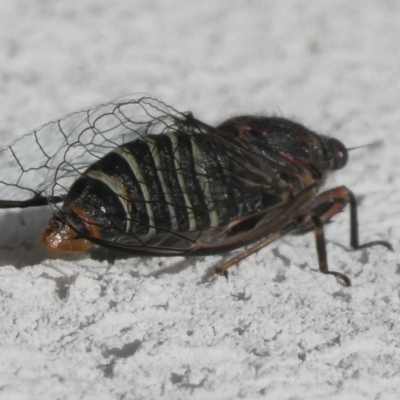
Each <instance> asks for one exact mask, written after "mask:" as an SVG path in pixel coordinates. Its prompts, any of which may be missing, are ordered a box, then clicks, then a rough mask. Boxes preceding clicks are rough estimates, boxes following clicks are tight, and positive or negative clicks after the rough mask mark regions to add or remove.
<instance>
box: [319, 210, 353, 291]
mask: <svg viewBox="0 0 400 400" xmlns="http://www.w3.org/2000/svg"><path fill="white" fill-rule="evenodd" d="M312 220H313V222H314V225H315V244H316V246H317V254H318V265H319V271H320V272H322V273H323V274H327V275H333V276H335V277H336V278H338V279H339V280H341V281H342V282H343V284H344V286H351V281H350V279H349V278H348V277H347V276H346V275H345V274H342V273H341V272H336V271H329V269H328V259H327V254H326V243H325V235H324V226H323V224H322V221H321V219H320V218H318V217H312Z"/></svg>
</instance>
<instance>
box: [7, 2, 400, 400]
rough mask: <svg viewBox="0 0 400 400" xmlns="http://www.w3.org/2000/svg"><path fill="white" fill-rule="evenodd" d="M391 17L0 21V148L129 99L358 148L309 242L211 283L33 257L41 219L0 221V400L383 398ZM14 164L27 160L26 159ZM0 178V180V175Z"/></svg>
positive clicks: (395, 197)
mask: <svg viewBox="0 0 400 400" xmlns="http://www.w3.org/2000/svg"><path fill="white" fill-rule="evenodd" d="M399 19H400V4H399V2H398V1H395V0H393V1H391V0H379V1H373V0H367V1H365V0H355V1H352V2H348V1H344V0H335V1H333V0H332V1H330V0H329V1H324V2H322V1H317V0H314V1H308V2H304V1H300V0H290V1H285V2H282V1H278V0H271V1H235V0H234V1H223V0H214V1H202V2H188V1H186V2H185V1H183V0H175V1H168V2H159V1H150V0H143V1H137V0H134V1H128V0H121V1H118V2H113V3H112V2H109V1H105V0H79V1H78V0H69V1H64V2H61V1H58V2H55V1H45V0H25V1H24V0H3V1H2V2H1V3H0V54H1V63H0V104H1V113H0V140H1V143H2V144H6V143H8V142H9V141H10V140H12V138H16V137H18V136H19V135H21V134H22V133H24V132H26V131H29V130H31V129H33V128H35V127H36V126H38V125H41V124H42V123H45V122H47V121H49V120H51V119H54V118H57V117H59V116H61V115H63V114H65V113H67V112H70V111H73V110H75V109H79V108H82V107H87V106H92V105H95V104H97V103H101V102H104V101H107V100H111V99H114V98H116V97H119V96H121V95H126V94H131V93H137V92H146V93H150V94H152V95H154V96H155V97H157V98H159V99H162V100H163V101H165V102H167V103H169V104H171V105H173V106H174V107H176V108H177V109H179V110H182V111H186V110H191V111H193V113H194V114H195V116H196V117H198V118H200V119H202V120H204V121H206V122H208V123H211V124H212V123H217V122H219V121H221V120H223V119H225V118H227V117H230V116H232V115H236V114H238V113H241V114H243V113H263V114H268V113H269V114H271V113H272V114H278V115H283V116H287V117H291V118H294V119H295V120H297V121H299V122H302V123H304V124H306V125H307V126H310V127H311V128H313V129H314V130H316V131H319V132H321V133H325V134H330V135H332V136H335V137H336V138H338V139H340V140H342V141H343V142H344V143H346V145H347V146H349V147H352V146H357V145H362V144H366V143H371V142H374V141H376V140H382V141H383V142H382V143H381V144H380V145H379V146H377V147H376V148H368V147H367V148H364V149H359V150H357V151H354V152H352V153H351V159H350V163H349V165H348V167H346V169H344V170H343V171H339V172H338V173H336V174H335V175H334V176H333V177H332V178H331V179H329V181H328V183H327V184H328V186H334V185H341V184H346V185H348V186H349V187H350V188H352V190H354V192H355V193H356V194H357V195H358V196H359V199H360V227H361V229H360V233H361V238H362V241H368V240H373V239H386V240H390V241H391V242H392V244H393V246H394V248H395V250H396V251H395V252H394V253H390V252H388V251H386V250H385V249H383V248H372V249H366V250H362V251H358V252H348V251H347V247H348V232H349V227H348V214H347V212H346V213H342V214H341V215H339V216H337V217H336V218H335V219H334V223H332V224H330V225H329V227H327V229H326V236H327V240H328V244H327V249H328V255H329V262H330V265H331V266H332V267H334V269H336V270H340V271H344V272H345V273H346V274H348V275H349V277H351V278H352V282H353V286H352V287H351V288H343V287H341V286H340V285H339V283H338V282H337V281H336V280H335V279H333V278H332V277H327V276H323V275H322V274H319V273H317V272H316V269H317V258H316V252H315V246H314V238H313V235H312V234H309V235H306V236H300V237H293V236H287V237H285V238H283V239H282V240H280V241H277V242H275V243H273V244H272V245H270V246H269V247H268V248H265V249H264V250H262V251H260V252H259V253H257V254H256V255H253V256H251V257H250V258H248V259H246V260H245V261H243V262H242V263H240V265H239V266H238V267H237V268H234V269H232V272H231V274H230V279H229V281H228V282H227V281H226V280H225V279H223V278H219V277H214V276H213V273H212V272H213V266H214V265H215V263H216V262H218V260H219V259H220V257H203V258H198V259H195V258H189V259H184V258H178V259H167V260H166V259H127V260H119V261H117V262H115V263H114V264H109V263H107V262H106V261H96V260H92V259H90V258H89V257H87V256H83V257H80V258H79V259H70V258H60V257H58V258H57V257H55V258H51V257H49V255H48V254H46V253H45V252H44V251H43V249H39V248H38V247H37V244H36V238H37V236H38V235H39V233H40V231H41V229H43V226H44V225H45V224H46V221H45V220H46V218H47V214H48V213H47V214H46V212H44V211H43V212H42V211H40V212H38V211H37V210H35V211H33V212H29V211H23V212H20V211H17V212H12V213H11V212H8V213H7V212H2V213H1V214H0V360H1V362H0V398H1V399H7V400H11V399H41V400H47V399H49V400H50V399H51V400H54V399H85V400H86V399H96V400H99V399H160V398H165V399H188V398H190V399H205V398H214V399H221V400H222V399H237V398H248V399H261V398H267V399H268V400H271V399H280V400H283V399H307V400H310V399H349V398H351V399H380V400H382V399H398V398H399V396H400V384H399V382H400V380H399V370H400V350H399V333H400V315H399V307H400V300H399V287H400V275H399V271H398V265H399V264H398V263H399V258H398V255H397V254H398V253H397V249H399V237H400V234H399V230H398V221H399V208H400V206H399V204H400V201H399V198H400V192H399V188H400V176H399V163H400V159H399V153H400V139H399V138H400V136H399V126H400V109H399V105H400V86H399V83H398V82H399V80H400V79H399V78H400V62H399V60H400V41H399V37H400V23H399ZM28 153H29V149H27V154H28ZM0 174H1V171H0Z"/></svg>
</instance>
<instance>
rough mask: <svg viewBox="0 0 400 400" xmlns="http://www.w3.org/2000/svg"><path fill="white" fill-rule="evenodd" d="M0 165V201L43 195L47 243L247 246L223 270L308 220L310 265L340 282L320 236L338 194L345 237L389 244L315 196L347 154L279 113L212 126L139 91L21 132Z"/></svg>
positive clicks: (342, 196)
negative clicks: (363, 234)
mask: <svg viewBox="0 0 400 400" xmlns="http://www.w3.org/2000/svg"><path fill="white" fill-rule="evenodd" d="M28 146H29V148H30V150H29V154H33V156H32V158H28V157H26V149H27V148H28ZM35 149H36V153H35V152H34V150H35ZM24 153H25V155H24ZM34 153H35V154H34ZM0 163H1V164H2V165H3V169H2V171H3V172H4V173H2V174H1V178H2V180H1V181H0V195H1V197H3V198H4V200H1V201H0V207H1V208H12V207H30V206H39V205H46V204H49V205H50V206H51V207H52V208H53V210H54V216H53V217H52V219H51V220H50V222H49V224H48V226H47V228H46V230H45V231H44V233H43V235H42V238H41V242H42V243H44V244H45V245H46V246H48V247H49V248H50V249H53V250H55V251H71V252H73V251H84V250H86V249H88V248H89V247H91V246H92V245H100V246H103V247H108V248H110V249H113V250H118V251H126V252H129V253H130V254H132V255H135V256H139V255H154V256H175V255H189V254H190V255H205V254H217V253H222V252H226V251H229V250H233V249H236V248H239V247H243V246H248V247H247V249H245V250H242V251H241V252H240V253H239V254H238V255H236V256H235V257H233V258H232V259H230V260H228V261H225V262H223V263H222V264H221V265H219V267H218V268H217V271H218V272H219V273H222V274H226V271H227V269H228V268H229V267H230V266H231V265H232V264H234V263H237V262H238V261H239V260H241V259H242V258H244V257H246V256H248V255H249V254H251V253H253V252H255V251H256V250H258V249H259V248H262V247H264V246H265V245H267V244H268V243H270V242H272V241H273V240H276V239H277V238H279V237H280V236H282V235H283V234H286V233H289V232H303V231H308V230H311V229H314V230H315V233H316V242H317V251H318V256H319V267H320V271H321V272H323V273H326V274H332V275H334V276H336V277H338V278H339V279H341V280H342V281H343V282H344V283H345V284H346V285H350V281H349V279H348V278H347V277H346V276H345V275H344V274H341V273H339V272H335V271H329V270H328V267H327V260H326V250H325V240H324V235H323V224H324V223H325V222H326V221H328V220H329V219H330V218H331V217H332V216H333V215H334V214H336V213H338V212H339V211H341V210H342V209H343V207H344V206H345V205H346V204H347V203H349V204H350V214H351V246H352V247H353V248H355V249H358V248H361V247H368V246H372V245H377V244H380V245H383V246H386V247H387V248H391V246H390V244H389V243H387V242H384V241H375V242H370V243H366V244H364V245H360V244H359V242H358V222H357V206H356V201H355V199H354V195H353V194H352V192H351V191H350V190H349V189H347V188H346V187H344V186H341V187H338V188H335V189H331V190H329V191H327V192H324V193H321V194H318V191H319V189H320V187H321V186H322V185H323V183H324V181H325V178H326V175H327V173H328V172H330V171H333V170H337V169H340V168H342V167H344V166H345V164H346V163H347V150H346V148H345V147H344V145H343V144H342V143H340V142H339V141H337V140H336V139H332V138H328V137H325V136H322V135H318V134H316V133H314V132H312V131H310V130H308V129H306V128H305V127H303V126H302V125H300V124H297V123H294V122H292V121H290V120H287V119H284V118H278V117H258V116H242V117H236V118H232V119H229V120H227V121H225V122H223V123H222V124H220V125H218V126H216V127H211V126H209V125H207V124H205V123H203V122H201V121H199V120H197V119H195V118H194V117H193V116H192V114H190V113H180V112H178V111H176V110H174V109H173V108H171V107H169V106H167V105H165V104H164V103H162V102H159V101H157V100H155V99H152V98H149V97H142V98H138V99H124V100H119V101H116V102H111V103H107V104H104V105H102V106H99V107H97V108H94V109H89V110H83V111H79V112H77V113H73V114H70V115H68V116H66V117H64V118H62V119H59V120H56V121H53V122H51V123H49V124H47V125H45V126H44V127H42V128H39V129H38V130H35V131H33V132H31V133H29V134H27V135H25V136H24V137H22V138H21V139H19V140H17V141H16V142H14V143H13V144H12V145H10V146H8V147H6V148H4V149H2V150H1V151H0ZM15 170H17V171H18V172H19V175H18V177H17V178H16V177H15V172H14V173H11V172H12V171H15ZM45 175H47V176H45ZM10 189H11V190H10ZM13 189H15V190H13ZM16 193H17V195H18V194H22V195H24V196H25V197H22V198H20V199H19V200H15V197H14V196H15V195H16Z"/></svg>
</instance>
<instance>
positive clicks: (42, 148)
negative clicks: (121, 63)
mask: <svg viewBox="0 0 400 400" xmlns="http://www.w3.org/2000/svg"><path fill="white" fill-rule="evenodd" d="M184 119H185V114H183V113H180V112H178V111H176V110H175V109H173V108H172V107H169V106H167V105H166V104H164V103H162V102H160V101H158V100H156V99H154V98H151V97H138V96H136V97H128V98H122V99H117V100H115V101H112V102H109V103H105V104H102V105H100V106H98V107H95V108H92V109H84V110H80V111H77V112H74V113H72V114H68V115H66V116H64V117H63V118H60V119H57V120H54V121H51V122H49V123H47V124H45V125H43V126H42V127H40V128H38V129H35V130H34V131H32V132H29V133H27V134H25V135H24V136H22V137H20V138H19V139H17V140H16V141H14V142H13V143H12V144H11V145H8V146H6V147H4V148H2V149H0V199H1V200H3V201H4V200H10V201H24V200H28V199H31V198H32V197H35V196H47V197H48V198H49V199H51V198H54V197H58V196H60V197H61V198H62V197H63V196H65V194H66V193H67V191H68V188H69V187H70V186H71V184H72V183H73V182H74V180H75V179H76V178H77V176H78V175H79V174H81V173H82V172H83V171H84V170H85V169H86V168H87V167H88V166H89V165H91V164H92V163H94V162H95V161H97V160H98V159H100V158H101V157H103V156H104V155H105V154H107V153H108V152H110V151H111V150H112V149H113V148H115V147H116V146H118V145H121V144H123V143H126V142H129V141H132V140H135V139H136V138H137V137H138V136H141V135H147V134H150V133H161V132H163V131H164V130H165V129H170V127H171V126H176V124H177V122H178V121H179V120H182V121H183V120H184Z"/></svg>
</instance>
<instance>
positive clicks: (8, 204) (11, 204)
mask: <svg viewBox="0 0 400 400" xmlns="http://www.w3.org/2000/svg"><path fill="white" fill-rule="evenodd" d="M61 201H62V197H61V196H54V197H45V196H42V195H40V194H37V195H35V196H33V197H32V198H30V199H27V200H0V209H9V208H30V207H42V206H47V205H48V204H54V203H59V202H61Z"/></svg>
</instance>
